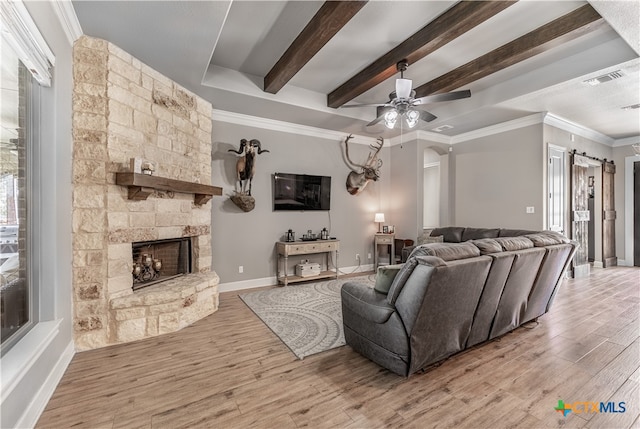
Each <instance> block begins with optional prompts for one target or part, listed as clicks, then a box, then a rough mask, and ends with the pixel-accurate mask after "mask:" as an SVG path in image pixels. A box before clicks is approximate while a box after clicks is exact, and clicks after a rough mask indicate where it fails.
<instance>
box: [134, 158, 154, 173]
mask: <svg viewBox="0 0 640 429" xmlns="http://www.w3.org/2000/svg"><path fill="white" fill-rule="evenodd" d="M129 168H130V171H131V172H132V173H138V174H148V175H149V176H151V175H152V174H153V172H154V171H156V165H155V164H154V163H153V162H151V161H148V160H146V159H142V158H131V159H129Z"/></svg>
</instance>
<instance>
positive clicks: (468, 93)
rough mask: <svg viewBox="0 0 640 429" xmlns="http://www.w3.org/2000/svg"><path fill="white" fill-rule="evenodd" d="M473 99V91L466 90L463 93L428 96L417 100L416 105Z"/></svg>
mask: <svg viewBox="0 0 640 429" xmlns="http://www.w3.org/2000/svg"><path fill="white" fill-rule="evenodd" d="M469 97H471V91H470V90H468V89H465V90H463V91H453V92H445V93H443V94H434V95H427V96H426V97H421V98H416V99H415V100H414V103H415V104H428V103H437V102H439V101H452V100H460V99H461V98H469Z"/></svg>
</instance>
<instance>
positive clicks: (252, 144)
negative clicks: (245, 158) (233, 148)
mask: <svg viewBox="0 0 640 429" xmlns="http://www.w3.org/2000/svg"><path fill="white" fill-rule="evenodd" d="M249 143H250V144H251V146H255V147H257V148H258V155H260V154H261V153H262V152H269V151H268V150H267V149H262V146H260V140H258V139H251V141H250V142H249Z"/></svg>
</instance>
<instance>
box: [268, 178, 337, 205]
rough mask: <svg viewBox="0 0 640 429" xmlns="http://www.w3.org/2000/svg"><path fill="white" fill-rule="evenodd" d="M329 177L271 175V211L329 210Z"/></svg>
mask: <svg viewBox="0 0 640 429" xmlns="http://www.w3.org/2000/svg"><path fill="white" fill-rule="evenodd" d="M330 208H331V177H328V176H309V175H307V174H290V173H275V174H274V175H273V210H274V211H281V210H300V211H302V210H329V209H330Z"/></svg>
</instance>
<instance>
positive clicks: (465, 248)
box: [411, 243, 480, 261]
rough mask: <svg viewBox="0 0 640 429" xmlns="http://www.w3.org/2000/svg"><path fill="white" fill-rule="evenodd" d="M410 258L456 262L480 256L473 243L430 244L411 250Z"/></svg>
mask: <svg viewBox="0 0 640 429" xmlns="http://www.w3.org/2000/svg"><path fill="white" fill-rule="evenodd" d="M411 256H437V257H438V258H440V259H442V260H444V261H456V260H458V259H468V258H475V257H476V256H480V249H478V248H477V247H476V246H474V245H473V243H430V244H423V245H422V246H418V247H416V248H415V249H413V252H411Z"/></svg>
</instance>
